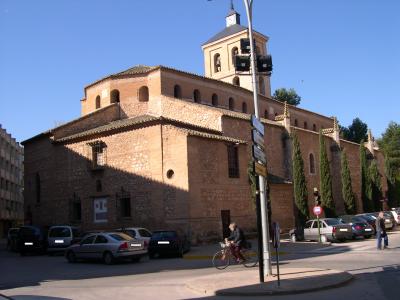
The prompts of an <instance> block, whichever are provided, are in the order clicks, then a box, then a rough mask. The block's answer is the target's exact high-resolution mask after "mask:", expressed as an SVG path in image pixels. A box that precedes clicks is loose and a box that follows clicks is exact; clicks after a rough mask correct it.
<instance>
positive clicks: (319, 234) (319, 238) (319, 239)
mask: <svg viewBox="0 0 400 300" xmlns="http://www.w3.org/2000/svg"><path fill="white" fill-rule="evenodd" d="M317 222H318V241H319V242H320V243H321V228H320V224H319V215H317Z"/></svg>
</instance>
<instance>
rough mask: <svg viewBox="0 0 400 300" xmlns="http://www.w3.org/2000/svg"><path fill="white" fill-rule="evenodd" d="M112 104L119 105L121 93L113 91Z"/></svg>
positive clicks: (111, 95) (111, 94)
mask: <svg viewBox="0 0 400 300" xmlns="http://www.w3.org/2000/svg"><path fill="white" fill-rule="evenodd" d="M110 98H111V103H118V102H119V91H118V90H112V91H111V93H110Z"/></svg>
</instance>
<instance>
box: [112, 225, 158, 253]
mask: <svg viewBox="0 0 400 300" xmlns="http://www.w3.org/2000/svg"><path fill="white" fill-rule="evenodd" d="M116 231H118V232H123V233H126V234H128V235H130V236H131V237H133V238H135V239H137V240H140V241H144V245H145V247H146V248H147V247H148V246H149V243H150V238H151V235H152V233H151V231H150V230H148V229H146V228H143V227H126V228H119V229H117V230H116Z"/></svg>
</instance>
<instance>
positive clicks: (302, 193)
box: [292, 133, 309, 226]
mask: <svg viewBox="0 0 400 300" xmlns="http://www.w3.org/2000/svg"><path fill="white" fill-rule="evenodd" d="M292 139H293V150H292V151H293V153H292V158H293V189H294V201H295V204H296V207H297V212H298V213H297V216H298V218H297V222H298V224H297V225H298V226H302V225H304V223H305V222H306V221H307V220H308V218H309V211H308V204H307V199H308V191H307V182H306V176H305V175H304V161H303V157H302V156H301V150H300V143H299V140H298V138H297V135H296V133H293V134H292Z"/></svg>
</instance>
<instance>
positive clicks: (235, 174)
mask: <svg viewBox="0 0 400 300" xmlns="http://www.w3.org/2000/svg"><path fill="white" fill-rule="evenodd" d="M228 175H229V178H239V152H238V147H236V146H235V145H229V146H228Z"/></svg>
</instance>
